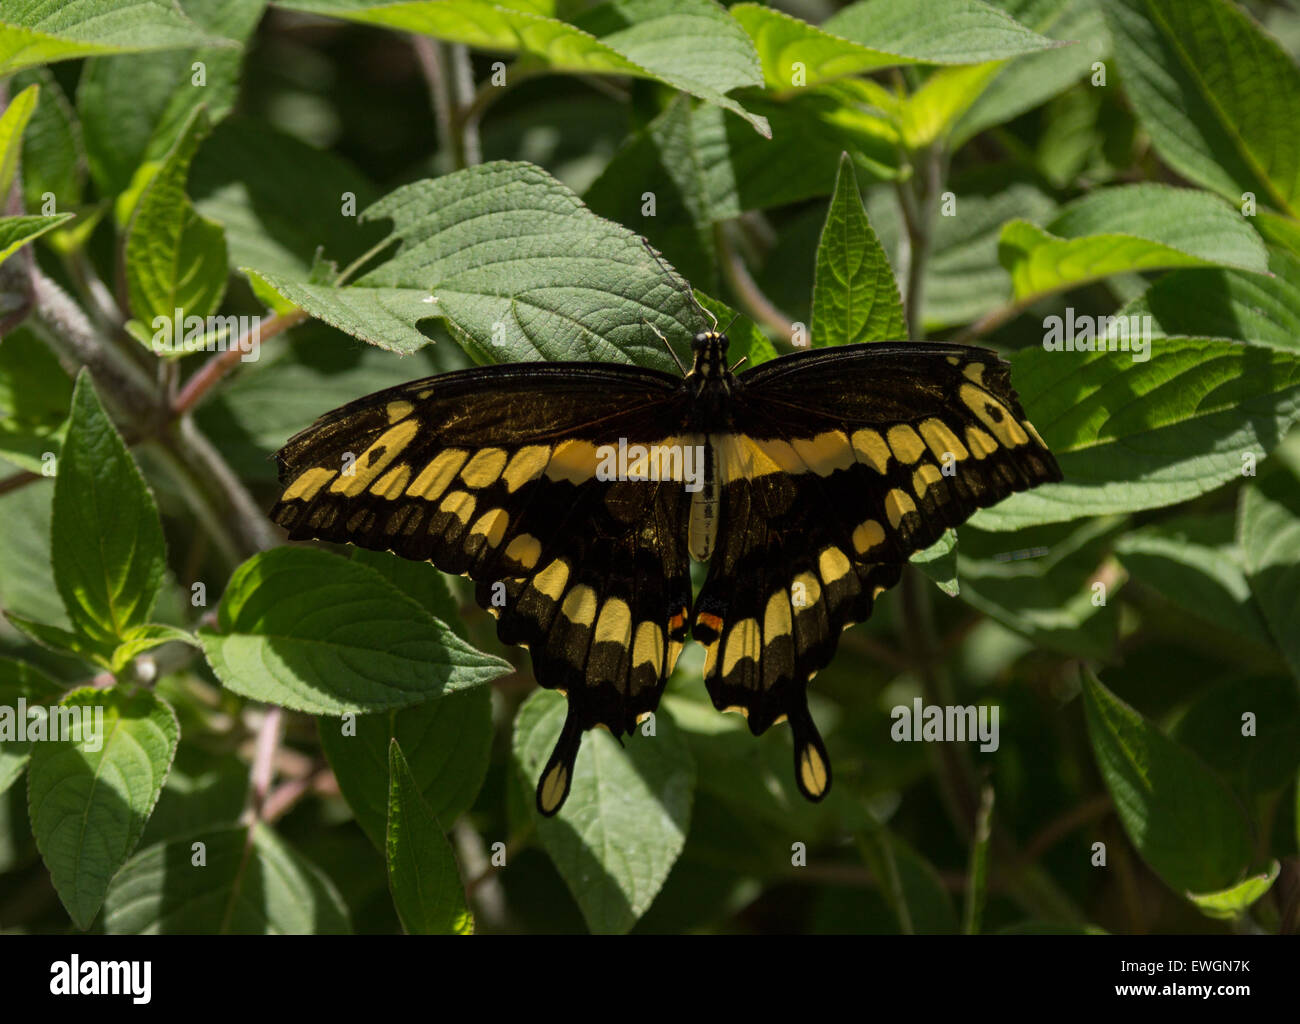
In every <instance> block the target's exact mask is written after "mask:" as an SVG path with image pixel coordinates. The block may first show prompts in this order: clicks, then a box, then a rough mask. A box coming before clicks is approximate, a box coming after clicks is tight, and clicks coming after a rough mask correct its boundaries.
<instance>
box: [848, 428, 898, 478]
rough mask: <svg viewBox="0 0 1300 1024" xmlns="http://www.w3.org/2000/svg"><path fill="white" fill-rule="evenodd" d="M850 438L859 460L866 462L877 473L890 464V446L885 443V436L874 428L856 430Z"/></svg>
mask: <svg viewBox="0 0 1300 1024" xmlns="http://www.w3.org/2000/svg"><path fill="white" fill-rule="evenodd" d="M850 440H851V441H852V443H853V452H854V454H855V455H857V457H858V461H859V462H865V463H866V464H867V465H868V466H870V467H871V468H872V469H874V470H875V471H876V472H877V473H883V472H884V471H885V468H886V466H888V465H889V446H888V445H886V444H885V439H884V438H883V437H881V436H880V435H879V434H877V433H876V432H875V431H874V430H868V429H866V428H863V429H862V430H855V431H854V432H853V437H852V438H851V439H850Z"/></svg>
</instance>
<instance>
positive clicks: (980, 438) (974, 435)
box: [966, 427, 998, 459]
mask: <svg viewBox="0 0 1300 1024" xmlns="http://www.w3.org/2000/svg"><path fill="white" fill-rule="evenodd" d="M966 443H967V444H968V445H970V450H971V452H972V453H973V454H974V456H975V458H977V459H986V458H988V457H989V456H990V455H992V454H993V453H994V452H995V451H997V450H998V446H997V443H996V442H995V441H994V440H993V438H991V437H989V435H988V434H986V433H984V431H982V430H980V428H979V427H967V428H966Z"/></svg>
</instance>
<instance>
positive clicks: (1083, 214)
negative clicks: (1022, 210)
mask: <svg viewBox="0 0 1300 1024" xmlns="http://www.w3.org/2000/svg"><path fill="white" fill-rule="evenodd" d="M998 255H999V258H1000V259H1001V260H1002V264H1003V266H1005V267H1006V268H1007V269H1008V270H1009V271H1010V272H1011V281H1012V285H1013V287H1014V290H1015V296H1016V300H1017V301H1018V302H1019V303H1021V304H1027V303H1029V302H1032V301H1034V300H1035V299H1038V298H1040V297H1042V296H1044V295H1050V294H1051V293H1052V292H1057V291H1065V290H1067V289H1070V288H1076V287H1078V286H1079V285H1082V284H1086V283H1088V282H1089V281H1096V280H1100V279H1101V278H1103V277H1108V276H1110V275H1112V274H1124V273H1131V272H1133V271H1139V270H1161V269H1165V268H1169V267H1207V266H1217V267H1234V268H1236V269H1239V270H1249V271H1253V272H1255V273H1259V274H1265V273H1267V272H1268V254H1267V252H1266V251H1265V249H1264V244H1263V242H1261V241H1260V239H1259V236H1258V235H1256V234H1255V232H1254V230H1253V229H1252V228H1251V227H1250V226H1249V225H1248V224H1247V223H1246V222H1245V220H1244V219H1243V218H1242V217H1241V216H1239V215H1238V214H1236V213H1234V212H1233V211H1232V210H1231V209H1229V208H1228V207H1226V206H1224V204H1223V203H1222V202H1220V201H1219V200H1218V199H1216V198H1214V197H1213V196H1209V195H1206V194H1205V193H1204V192H1195V191H1192V190H1189V189H1175V188H1169V187H1168V186H1165V185H1152V184H1144V185H1124V186H1119V187H1116V188H1108V189H1101V190H1098V191H1096V192H1093V193H1091V194H1089V195H1086V196H1084V197H1083V198H1082V199H1078V200H1076V201H1075V202H1073V203H1071V204H1069V205H1068V206H1066V207H1064V208H1063V209H1062V210H1061V212H1060V213H1058V214H1057V215H1056V217H1055V218H1054V219H1053V220H1052V221H1051V222H1050V223H1049V224H1048V225H1047V227H1046V228H1040V227H1038V226H1036V225H1034V224H1031V223H1029V222H1027V221H1023V220H1013V221H1011V222H1010V223H1009V224H1007V225H1006V226H1005V227H1004V228H1003V229H1002V238H1001V241H1000V243H999V251H998ZM1197 333H1200V332H1197Z"/></svg>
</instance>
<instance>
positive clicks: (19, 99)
mask: <svg viewBox="0 0 1300 1024" xmlns="http://www.w3.org/2000/svg"><path fill="white" fill-rule="evenodd" d="M40 93H41V90H40V87H39V86H36V85H29V86H28V87H27V88H26V89H24V90H23V91H22V92H20V93H19V94H18V95H17V96H15V97H14V98H13V99H12V100H10V101H9V105H8V106H7V107H5V109H4V111H3V113H0V196H5V197H6V198H7V197H8V195H9V186H10V185H12V184H13V183H14V175H15V174H17V173H18V158H19V157H20V156H21V155H22V151H23V132H24V131H25V130H26V129H27V122H28V121H30V120H31V119H32V113H33V112H34V111H35V110H36V100H37V98H38V97H39V96H40Z"/></svg>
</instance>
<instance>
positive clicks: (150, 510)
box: [51, 370, 167, 646]
mask: <svg viewBox="0 0 1300 1024" xmlns="http://www.w3.org/2000/svg"><path fill="white" fill-rule="evenodd" d="M51 534H52V539H53V545H52V557H53V562H54V580H55V582H56V583H57V584H58V587H59V594H60V595H61V596H62V597H63V604H64V606H65V607H66V608H67V611H68V618H69V619H70V620H71V622H72V625H73V628H74V629H75V630H76V631H77V632H78V633H81V634H82V635H84V636H86V637H87V638H89V639H90V640H92V641H94V642H95V643H97V644H110V643H111V644H112V645H113V646H116V641H118V640H121V639H124V638H125V637H126V634H127V632H128V631H129V630H130V629H131V627H133V626H137V625H141V624H143V623H144V622H145V621H146V620H147V619H148V617H149V613H150V611H152V610H153V605H154V600H155V599H156V598H157V596H158V587H159V585H160V584H161V582H162V574H163V570H164V568H165V567H166V556H167V552H166V547H165V545H164V541H163V533H162V525H161V524H160V523H159V522H158V509H157V507H156V506H155V505H154V500H153V495H151V494H150V493H149V488H148V487H147V486H146V485H145V482H144V479H143V478H142V477H141V476H140V471H139V470H138V469H137V468H136V465H135V461H134V460H133V459H132V458H131V456H130V454H129V453H128V452H127V450H126V445H125V444H123V443H122V438H121V437H120V436H119V435H118V433H117V431H116V430H115V429H114V427H113V424H112V423H111V422H110V421H109V419H108V416H107V415H105V413H104V407H103V406H102V405H100V403H99V396H98V395H97V394H96V393H95V386H94V384H93V383H92V381H91V377H90V373H89V371H86V370H82V372H81V373H79V374H78V375H77V383H76V387H75V389H74V391H73V395H72V414H71V420H70V422H69V426H68V437H67V441H66V443H65V444H64V446H63V452H62V454H61V455H60V456H59V471H58V477H57V479H56V480H55V484H54V518H53V523H52V526H51Z"/></svg>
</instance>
